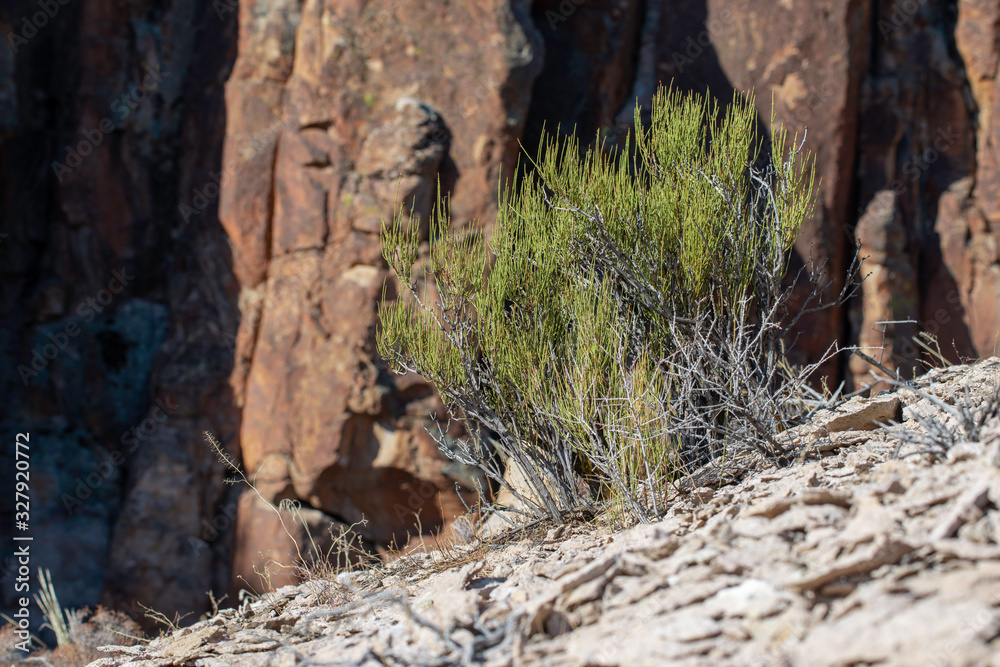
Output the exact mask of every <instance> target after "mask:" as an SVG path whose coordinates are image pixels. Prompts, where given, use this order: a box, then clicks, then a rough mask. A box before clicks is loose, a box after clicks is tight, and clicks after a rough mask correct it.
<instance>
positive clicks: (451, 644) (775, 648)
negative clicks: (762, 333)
mask: <svg viewBox="0 0 1000 667" xmlns="http://www.w3.org/2000/svg"><path fill="white" fill-rule="evenodd" d="M917 387H918V388H919V389H920V390H921V391H924V392H926V393H931V394H933V395H935V396H937V397H940V398H941V399H942V400H943V401H944V402H946V403H948V404H952V405H955V404H960V403H961V402H962V401H968V402H969V404H971V405H976V406H979V405H982V404H983V403H984V402H985V401H986V400H987V399H988V398H989V397H990V396H995V395H996V394H997V392H998V390H1000V359H996V358H994V359H990V360H988V361H985V362H981V363H979V364H978V365H976V366H974V367H952V368H948V369H944V370H940V371H936V372H932V373H930V374H928V375H926V376H924V377H923V378H921V379H920V381H918V383H917ZM918 414H922V415H924V416H928V415H934V414H937V415H939V416H940V414H941V413H940V411H939V410H938V409H937V408H935V407H934V406H933V405H932V403H931V401H930V400H929V399H927V398H925V397H922V396H921V395H920V394H919V393H916V392H914V391H911V390H909V389H900V390H898V391H896V392H892V393H888V394H885V395H882V396H879V397H877V398H875V399H870V400H869V399H863V400H853V401H851V402H850V403H847V404H845V405H842V406H840V407H838V408H837V409H836V410H835V411H832V412H831V411H821V412H819V413H817V415H816V416H815V418H814V419H813V420H812V421H811V422H810V423H809V424H808V425H807V426H805V427H799V428H798V429H797V430H796V431H795V433H794V438H795V441H796V442H797V444H798V446H799V447H800V448H801V451H802V460H801V461H800V462H799V463H797V464H795V465H792V466H789V467H785V468H782V469H770V470H766V471H764V472H763V473H761V474H754V475H751V476H749V477H747V478H746V479H744V480H743V481H742V482H741V483H739V484H737V485H734V486H722V487H718V488H712V487H700V488H696V489H693V490H692V491H691V492H689V493H684V494H681V495H678V496H677V497H675V498H674V501H673V503H672V504H671V506H670V509H669V511H668V512H667V514H666V516H665V517H663V519H662V520H660V521H658V522H656V523H653V524H650V525H640V526H636V527H634V528H631V529H629V530H624V531H615V530H611V529H609V528H604V529H602V528H599V527H595V526H593V525H563V526H559V527H551V528H546V527H544V526H536V527H533V528H526V529H524V530H521V531H515V532H514V533H512V534H508V535H507V536H506V537H505V538H503V539H496V540H494V541H493V542H492V543H490V544H484V543H479V542H474V543H473V544H470V545H467V546H464V547H457V548H453V549H451V550H449V551H447V552H436V553H431V554H419V555H414V556H413V557H411V558H406V559H404V560H402V561H399V562H396V563H394V564H392V565H390V566H388V567H384V568H380V569H377V570H375V571H367V572H366V571H359V572H352V573H344V574H341V575H339V576H337V577H336V578H334V579H330V580H315V581H310V582H307V583H304V584H301V585H299V586H288V587H285V588H282V589H280V590H278V591H275V592H274V593H271V594H268V595H265V596H264V597H263V598H261V599H259V600H257V601H255V602H247V604H245V605H244V606H242V607H241V608H240V609H229V610H225V611H223V612H220V613H219V614H218V615H216V616H213V617H211V618H208V619H206V620H203V621H201V622H199V623H197V624H196V625H194V626H192V627H190V628H187V629H184V630H182V631H180V632H177V633H174V634H171V635H165V636H161V637H160V638H159V639H156V640H154V641H153V642H151V643H149V644H146V645H143V646H131V647H120V648H116V647H105V648H104V649H103V650H104V651H105V652H106V653H110V654H116V655H113V656H112V657H108V658H103V659H101V660H98V661H97V662H94V663H92V664H93V665H94V667H97V666H98V665H103V666H108V667H112V666H114V667H119V666H121V667H124V666H125V665H129V666H132V667H167V666H168V665H178V666H179V665H204V666H206V667H207V666H209V665H260V666H268V665H285V664H289V665H291V664H317V665H320V664H338V665H376V664H403V665H417V664H419V665H468V664H484V665H497V666H500V665H547V666H566V667H570V666H577V667H584V666H587V667H596V666H599V665H600V666H612V665H665V664H671V665H844V666H847V665H857V664H879V665H899V666H901V667H902V666H907V667H910V666H913V665H951V666H959V665H962V666H966V665H967V666H970V667H971V666H986V665H992V666H996V665H1000V509H998V508H1000V418H994V419H993V421H992V422H989V423H988V424H987V426H986V428H985V429H984V430H983V433H982V436H981V438H980V439H979V440H978V441H976V442H959V443H957V444H955V445H954V446H953V447H951V448H950V450H948V451H947V453H943V461H941V462H934V460H933V459H932V457H930V456H927V455H922V454H919V453H918V452H917V451H916V446H914V445H912V444H904V445H903V446H902V447H900V448H899V452H898V454H899V456H898V457H894V456H893V454H894V451H895V450H896V449H897V444H898V442H897V441H896V440H895V439H892V438H890V437H888V436H887V434H886V432H885V431H883V430H879V429H875V430H873V427H874V426H875V422H877V421H881V420H884V419H888V418H890V417H892V416H896V417H897V418H900V417H901V421H902V423H903V425H904V426H905V427H907V428H910V429H912V430H913V431H914V432H920V426H919V425H918V423H917V419H916V418H917V415H918ZM948 427H949V428H952V429H953V428H955V427H956V425H955V424H949V425H948ZM788 437H793V436H792V435H789V436H788Z"/></svg>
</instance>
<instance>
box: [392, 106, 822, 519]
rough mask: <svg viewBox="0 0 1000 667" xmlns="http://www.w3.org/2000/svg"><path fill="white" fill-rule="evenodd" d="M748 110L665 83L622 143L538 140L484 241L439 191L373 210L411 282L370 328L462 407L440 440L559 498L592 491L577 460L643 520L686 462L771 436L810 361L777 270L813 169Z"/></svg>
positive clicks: (742, 449) (523, 496)
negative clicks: (423, 216) (803, 354)
mask: <svg viewBox="0 0 1000 667" xmlns="http://www.w3.org/2000/svg"><path fill="white" fill-rule="evenodd" d="M639 119H640V116H639V110H637V111H636V127H642V125H641V123H640V120H639ZM772 125H773V123H772ZM755 127H756V121H755V113H754V106H753V100H744V99H743V98H741V97H739V96H736V97H735V98H734V99H733V102H732V104H730V105H729V106H728V107H727V108H726V109H725V110H720V108H719V107H718V106H717V105H716V104H715V103H713V102H711V101H710V100H707V99H706V98H704V97H701V96H698V95H684V94H682V93H679V92H677V91H671V90H661V91H660V92H659V93H658V95H657V96H656V98H655V99H654V100H653V104H652V121H651V125H650V126H649V127H648V128H646V129H643V130H640V131H639V132H637V134H636V136H635V137H634V138H631V139H630V142H631V143H630V144H629V145H627V146H626V147H625V149H624V150H622V151H620V152H618V153H617V154H616V155H609V154H608V153H605V152H602V151H597V150H590V151H587V152H585V153H583V152H581V150H580V146H579V144H578V142H577V140H576V139H575V138H573V137H570V138H565V139H558V138H548V139H547V140H545V141H543V142H542V147H541V148H540V150H539V153H538V156H537V158H536V159H535V160H534V161H533V162H532V163H531V165H530V167H531V168H530V169H529V170H528V173H527V175H526V176H525V177H524V178H523V179H522V180H521V182H520V184H519V185H518V186H515V187H511V188H509V189H507V190H506V191H503V192H501V193H500V206H499V212H498V215H497V220H496V223H495V224H494V225H493V227H492V238H491V239H490V241H489V242H488V243H487V242H484V241H483V240H482V238H481V235H479V234H475V233H465V234H457V233H453V232H452V230H451V228H450V218H449V215H448V210H447V206H446V204H445V203H444V202H441V201H439V204H438V207H437V210H436V211H435V215H433V216H432V219H431V224H430V232H429V234H430V237H429V242H428V243H424V242H423V239H422V238H421V236H420V234H421V232H420V227H421V225H420V224H418V223H416V222H413V224H411V217H412V215H411V214H412V211H411V212H409V213H408V212H406V211H402V210H401V211H399V212H398V213H397V215H396V216H395V220H394V221H393V224H392V226H391V227H390V226H386V227H384V228H383V233H382V244H383V252H384V255H385V258H386V260H387V262H388V263H389V265H390V267H391V268H392V270H393V271H394V272H395V274H396V276H397V277H398V279H399V281H400V282H401V284H402V285H403V286H404V287H405V288H406V289H405V290H404V292H405V293H404V295H403V298H400V299H398V300H395V301H386V302H384V303H383V305H382V308H381V313H380V315H381V330H380V332H379V336H378V349H379V352H380V354H381V355H382V356H383V357H384V358H385V359H386V360H388V362H389V363H390V364H391V365H392V367H393V368H394V369H395V370H396V371H398V372H405V371H414V372H417V373H419V374H421V375H423V376H424V377H425V378H426V379H427V380H428V381H430V382H431V383H432V384H433V385H434V386H435V387H436V388H437V389H438V391H439V392H440V394H441V396H442V398H443V400H444V401H445V403H446V405H447V406H448V408H449V410H450V411H451V413H452V415H453V416H456V417H458V418H459V419H461V420H462V421H464V422H465V424H466V426H467V427H468V430H469V432H470V433H471V434H472V437H471V438H470V439H469V440H468V441H464V442H462V443H460V446H459V447H458V448H457V449H456V448H455V447H454V445H449V447H450V451H451V455H452V456H454V457H457V458H459V459H461V460H463V462H465V463H472V464H476V465H479V466H480V467H482V468H483V469H484V470H485V471H486V474H487V475H488V476H489V477H491V478H492V479H494V480H495V481H497V482H498V483H501V484H505V483H508V484H507V486H509V487H511V489H510V490H511V491H512V493H514V495H515V496H517V497H518V498H519V499H520V500H522V502H525V503H526V504H527V505H528V506H529V507H531V508H532V509H533V510H535V511H536V513H538V514H548V515H549V516H551V517H552V518H554V519H556V520H559V517H560V516H561V515H562V514H563V513H564V512H565V511H567V510H572V509H577V508H579V507H580V506H581V504H584V503H586V502H587V495H586V488H583V487H582V485H581V483H580V479H579V473H581V472H585V473H587V477H588V481H590V482H591V485H592V486H593V485H595V484H596V485H598V486H600V488H602V489H604V490H609V491H610V492H611V493H612V495H613V497H614V498H615V499H616V501H618V502H619V503H621V506H622V507H623V508H625V509H626V510H627V511H629V512H631V513H632V514H633V515H634V516H635V517H636V518H637V519H640V520H646V519H648V518H651V517H653V516H655V515H656V514H658V513H659V512H660V511H661V510H662V505H663V498H664V493H665V491H666V486H667V485H668V484H669V483H670V481H671V480H672V479H673V478H674V476H675V475H676V474H677V472H678V470H679V469H681V467H683V466H685V465H691V464H692V463H704V462H706V461H709V460H726V458H727V457H728V459H730V460H731V459H732V457H733V456H745V455H747V454H750V453H755V454H756V455H758V456H759V455H764V456H768V457H774V456H777V455H780V454H781V453H782V452H781V447H780V446H779V445H778V443H777V442H776V441H775V435H776V434H777V433H778V432H780V431H781V430H783V428H784V425H785V423H786V422H787V421H788V420H789V419H791V418H792V417H794V416H795V415H794V413H795V411H794V409H793V406H792V402H791V399H792V398H793V397H794V396H796V395H798V393H799V392H800V391H801V389H802V386H803V382H804V381H805V375H804V374H803V373H796V374H791V375H789V374H788V373H786V372H783V369H787V368H788V366H787V364H785V363H784V361H783V358H782V353H781V350H782V348H781V345H780V342H781V336H782V335H783V333H784V331H785V329H786V328H787V326H788V324H789V322H790V321H792V320H795V319H796V318H797V316H798V314H800V313H801V312H803V311H802V310H800V311H798V312H796V313H794V314H792V315H791V316H789V313H788V312H786V310H787V308H786V306H787V303H788V300H789V296H790V292H789V291H788V290H787V289H785V288H783V287H782V279H783V278H784V277H785V273H786V271H787V267H788V260H787V256H788V250H789V249H790V247H791V246H792V243H793V242H794V240H795V238H796V236H797V234H798V232H799V229H800V227H801V226H802V225H803V223H804V222H805V221H807V220H808V219H809V217H810V215H811V211H812V203H813V192H814V185H815V184H814V170H813V164H812V161H811V159H810V158H808V157H807V156H806V155H804V154H803V152H802V151H801V145H797V144H796V143H795V141H794V140H793V141H792V142H791V143H790V142H789V141H788V137H787V136H786V134H785V133H784V132H783V131H780V130H778V131H776V132H775V134H774V136H773V137H772V139H771V142H770V145H769V146H768V144H767V143H766V141H765V140H764V138H762V137H759V136H758V135H757V133H756V130H755ZM439 200H440V198H439ZM425 233H426V226H425ZM812 277H813V278H814V283H815V284H817V285H819V283H821V282H822V281H821V280H819V278H821V275H820V274H818V273H816V272H814V273H813V274H812ZM821 291H822V290H821V289H820V288H818V287H817V288H814V290H813V295H812V297H813V299H812V301H813V303H815V301H816V300H817V297H818V296H819V295H820V293H821ZM803 308H805V307H803ZM807 370H811V369H807ZM482 427H485V428H486V429H488V431H489V432H491V433H492V434H493V435H492V436H491V437H486V435H485V432H484V431H483V430H482ZM442 441H443V438H442ZM494 454H498V455H499V456H498V457H497V456H494ZM498 459H499V460H498ZM512 465H516V466H517V467H518V469H519V470H520V472H521V474H522V475H523V476H524V477H525V478H526V481H527V491H526V490H525V488H526V487H525V486H524V485H516V484H512V483H509V482H510V476H509V475H508V478H507V479H506V480H504V470H505V469H507V468H509V467H510V466H512Z"/></svg>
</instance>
